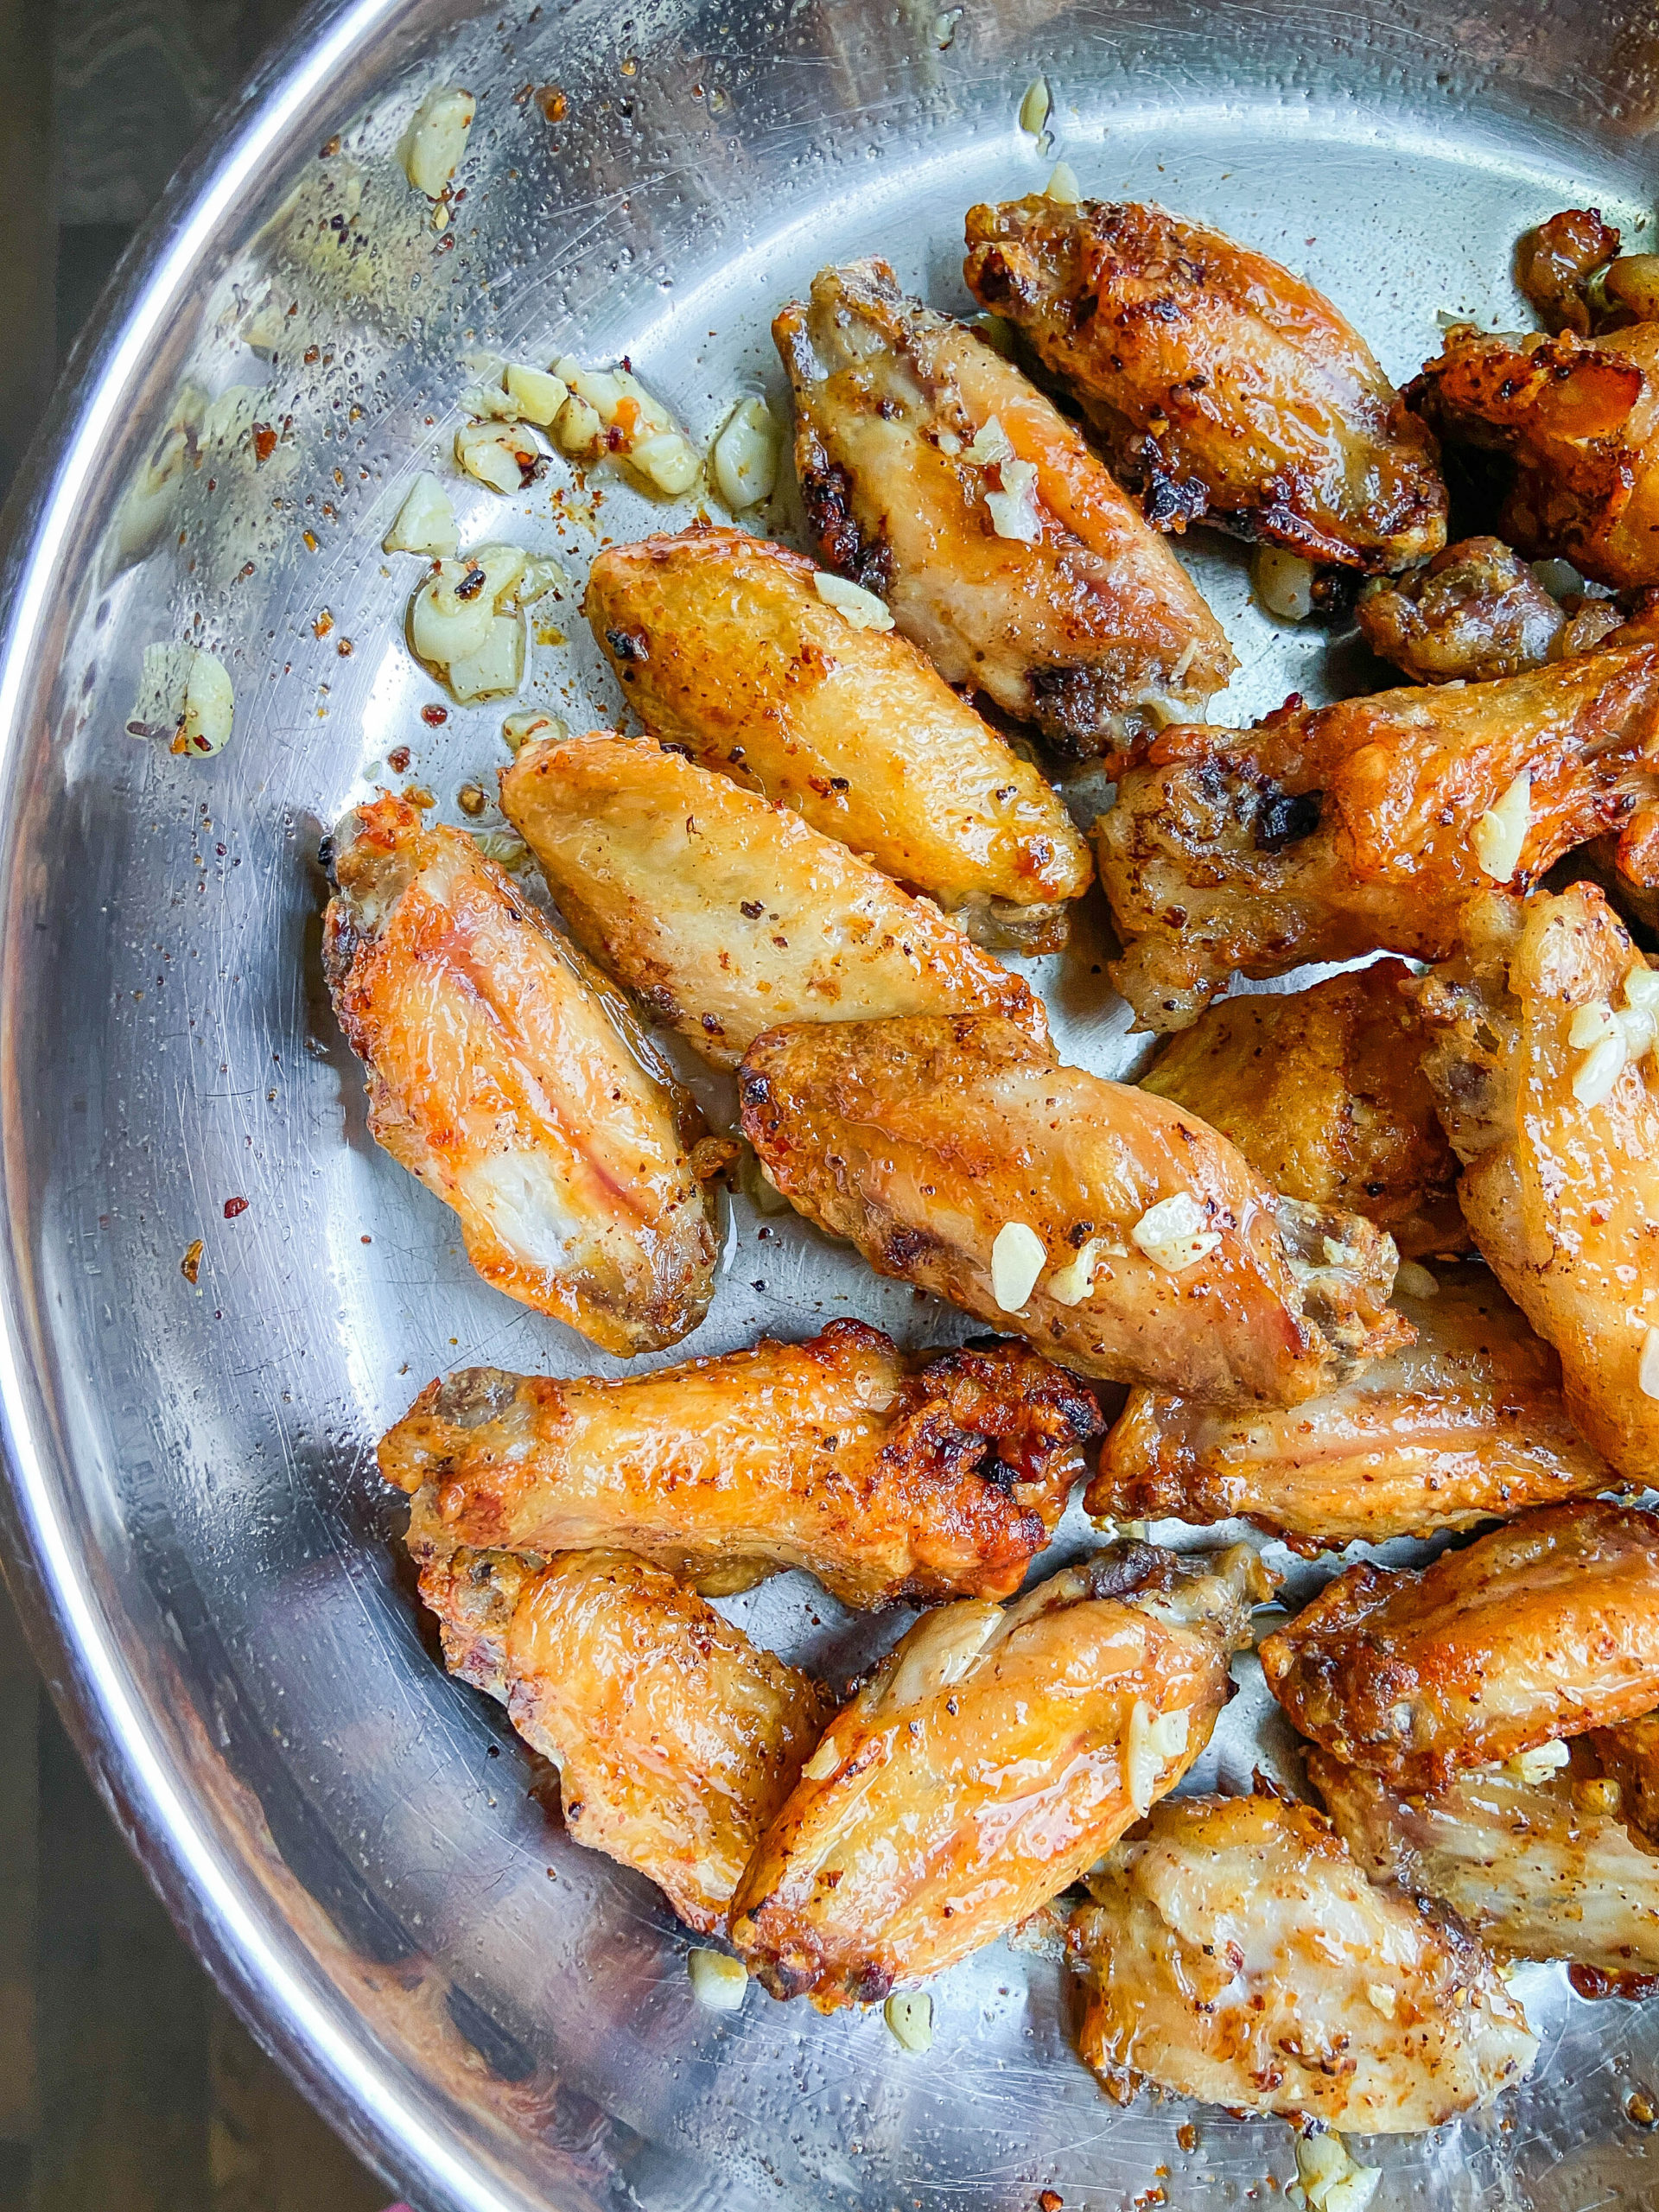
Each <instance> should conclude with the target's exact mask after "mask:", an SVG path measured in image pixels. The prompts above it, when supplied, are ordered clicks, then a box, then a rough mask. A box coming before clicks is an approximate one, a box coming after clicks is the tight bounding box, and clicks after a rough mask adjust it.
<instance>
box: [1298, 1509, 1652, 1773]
mask: <svg viewBox="0 0 1659 2212" xmlns="http://www.w3.org/2000/svg"><path fill="white" fill-rule="evenodd" d="M1261 1656H1262V1671H1263V1673H1264V1674H1265V1675H1267V1678H1268V1687H1269V1688H1271V1690H1272V1691H1273V1694H1274V1696H1275V1697H1276V1698H1277V1699H1278V1700H1279V1702H1280V1704H1281V1705H1282V1706H1283V1707H1284V1708H1285V1711H1286V1712H1287V1713H1288V1714H1289V1715H1290V1717H1291V1719H1292V1720H1293V1721H1294V1723H1295V1725H1296V1726H1297V1727H1299V1728H1300V1730H1301V1732H1302V1733H1303V1734H1304V1735H1305V1736H1311V1737H1312V1738H1313V1740H1314V1742H1315V1743H1316V1744H1319V1745H1323V1746H1324V1748H1325V1750H1326V1751H1332V1752H1334V1753H1335V1754H1336V1756H1337V1757H1338V1758H1342V1759H1346V1760H1348V1761H1349V1762H1350V1763H1351V1764H1355V1765H1358V1766H1364V1767H1369V1768H1370V1769H1371V1770H1372V1771H1373V1772H1375V1773H1377V1774H1381V1775H1383V1777H1386V1778H1387V1779H1388V1780H1389V1781H1390V1782H1393V1783H1396V1784H1397V1785H1398V1786H1399V1787H1401V1788H1402V1789H1435V1788H1438V1787H1440V1785H1441V1784H1443V1783H1445V1782H1446V1780H1447V1779H1448V1778H1449V1777H1451V1775H1452V1772H1453V1771H1454V1770H1456V1769H1457V1768H1459V1767H1466V1766H1483V1765H1487V1764H1491V1763H1492V1762H1494V1761H1496V1760H1498V1759H1506V1758H1512V1757H1513V1756H1514V1755H1515V1754H1516V1752H1518V1751H1529V1750H1531V1749H1532V1748H1533V1747H1534V1746H1535V1745H1538V1744H1548V1743H1551V1742H1554V1741H1555V1740H1556V1739H1558V1738H1561V1737H1564V1736H1577V1735H1581V1734H1582V1733H1583V1732H1584V1731H1585V1730H1586V1728H1593V1727H1595V1726H1599V1725H1600V1726H1605V1725H1606V1724H1608V1723H1611V1722H1613V1721H1618V1720H1626V1719H1631V1718H1632V1717H1633V1716H1634V1715H1636V1714H1637V1713H1646V1712H1648V1711H1649V1710H1650V1709H1651V1708H1652V1707H1654V1706H1656V1705H1659V1519H1656V1518H1655V1516H1653V1515H1652V1514H1650V1513H1638V1512H1637V1511H1636V1510H1633V1509H1632V1508H1630V1507H1628V1506H1618V1505H1608V1504H1605V1503H1602V1502H1601V1501H1600V1500H1599V1499H1595V1498H1574V1499H1572V1500H1569V1501H1568V1502H1567V1503H1565V1504H1560V1505H1547V1506H1544V1507H1542V1508H1541V1509H1540V1510H1538V1511H1537V1512H1535V1513H1529V1514H1527V1515H1525V1516H1523V1517H1522V1519H1521V1520H1519V1521H1517V1522H1515V1523H1514V1524H1513V1526H1511V1527H1510V1528H1505V1529H1495V1530H1494V1531H1493V1532H1492V1533H1491V1535H1487V1536H1482V1537H1481V1538H1480V1539H1479V1540H1478V1541H1477V1542H1475V1543H1472V1544H1471V1545H1470V1546H1469V1547H1468V1548H1467V1549H1466V1550H1464V1551H1449V1552H1445V1553H1443V1554H1441V1556H1440V1558H1439V1559H1438V1560H1435V1562H1434V1564H1433V1566H1432V1567H1426V1568H1424V1569H1422V1570H1421V1572H1419V1571H1417V1570H1414V1569H1412V1568H1408V1567H1401V1568H1391V1567H1370V1566H1364V1567H1349V1568H1348V1570H1347V1571H1346V1573H1343V1574H1339V1575H1338V1577H1337V1579H1336V1580H1335V1581H1334V1582H1330V1583H1327V1584H1326V1585H1325V1588H1324V1589H1323V1590H1322V1591H1321V1592H1319V1596H1318V1597H1317V1598H1315V1599H1314V1600H1313V1603H1312V1605H1307V1606H1306V1607H1304V1609H1303V1610H1302V1611H1300V1613H1298V1614H1297V1616H1296V1618H1295V1619H1294V1620H1293V1621H1292V1622H1291V1623H1290V1624H1288V1626H1287V1627H1285V1628H1282V1629H1281V1630H1278V1632H1277V1633H1276V1634H1274V1635H1273V1636H1270V1637H1268V1639H1267V1641H1266V1642H1265V1643H1263V1644H1262V1653H1261Z"/></svg>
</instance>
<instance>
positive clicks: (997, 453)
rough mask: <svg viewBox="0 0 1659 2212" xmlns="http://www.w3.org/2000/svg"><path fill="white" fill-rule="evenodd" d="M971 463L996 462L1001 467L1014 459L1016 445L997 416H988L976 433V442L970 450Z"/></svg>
mask: <svg viewBox="0 0 1659 2212" xmlns="http://www.w3.org/2000/svg"><path fill="white" fill-rule="evenodd" d="M968 458H969V461H986V462H991V461H994V462H995V463H996V464H997V466H998V467H1001V464H1002V462H1003V461H1012V460H1013V459H1014V444H1013V441H1012V440H1011V439H1010V438H1009V436H1008V434H1007V431H1006V430H1005V429H1003V427H1002V425H1001V423H1000V422H998V420H997V418H996V416H995V415H988V416H986V418H985V420H984V421H983V422H982V423H981V424H980V426H979V428H978V429H977V430H976V431H975V433H974V442H973V443H972V444H971V445H970V446H969V448H968Z"/></svg>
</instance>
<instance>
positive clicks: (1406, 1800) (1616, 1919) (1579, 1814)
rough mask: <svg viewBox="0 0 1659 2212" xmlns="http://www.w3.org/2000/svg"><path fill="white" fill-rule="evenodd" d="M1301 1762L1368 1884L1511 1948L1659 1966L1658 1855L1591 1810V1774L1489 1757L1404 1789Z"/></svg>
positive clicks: (1538, 1955) (1527, 1953)
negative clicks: (1416, 1900)
mask: <svg viewBox="0 0 1659 2212" xmlns="http://www.w3.org/2000/svg"><path fill="white" fill-rule="evenodd" d="M1307 1772H1308V1779H1309V1780H1310V1781H1311V1782H1312V1783H1313V1785H1314V1787H1315V1788H1316V1789H1318V1791H1319V1795H1320V1796H1321V1797H1323V1798H1324V1800H1325V1803H1326V1805H1327V1806H1328V1807H1329V1808H1330V1810H1331V1815H1332V1819H1333V1820H1334V1821H1336V1824H1337V1826H1338V1828H1339V1829H1340V1830H1341V1832H1342V1834H1343V1836H1344V1839H1345V1840H1346V1842H1347V1844H1348V1847H1349V1849H1350V1850H1351V1852H1352V1853H1353V1854H1354V1856H1355V1858H1356V1859H1357V1860H1358V1861H1359V1863H1360V1865H1361V1866H1363V1867H1364V1869H1365V1871H1366V1872H1367V1873H1368V1874H1369V1875H1370V1878H1371V1879H1372V1880H1373V1881H1374V1882H1391V1883H1394V1884H1395V1885H1397V1886H1398V1887H1399V1888H1400V1889H1402V1890H1404V1891H1408V1892H1409V1894H1410V1895H1412V1896H1413V1897H1434V1898H1437V1899H1439V1900H1440V1902H1441V1903H1443V1904H1447V1905H1449V1906H1451V1907H1452V1910H1454V1911H1455V1912H1456V1913H1457V1914H1458V1916H1459V1918H1460V1919H1461V1920H1462V1921H1463V1922H1464V1923H1465V1926H1467V1927H1469V1928H1471V1929H1473V1930H1474V1932H1475V1934H1476V1935H1478V1936H1480V1937H1481V1939H1482V1940H1483V1942H1487V1943H1490V1944H1491V1947H1492V1948H1493V1949H1494V1950H1496V1951H1498V1952H1500V1953H1502V1954H1503V1955H1505V1956H1507V1957H1510V1958H1516V1959H1566V1960H1568V1961H1571V1962H1572V1963H1573V1965H1574V1966H1580V1967H1593V1968H1595V1969H1597V1970H1598V1971H1599V1972H1600V1973H1602V1974H1618V1975H1623V1974H1656V1973H1659V1859H1655V1858H1654V1856H1653V1854H1652V1853H1650V1852H1646V1851H1643V1849H1642V1848H1641V1847H1640V1846H1639V1845H1638V1844H1637V1843H1636V1842H1634V1841H1633V1840H1632V1839H1631V1836H1630V1831H1629V1829H1628V1828H1627V1827H1625V1825H1624V1821H1622V1820H1620V1819H1618V1817H1617V1816H1616V1815H1612V1814H1610V1813H1607V1812H1605V1811H1603V1810H1600V1809H1599V1808H1597V1806H1596V1804H1595V1802H1594V1800H1595V1798H1596V1797H1597V1796H1599V1795H1600V1794H1601V1793H1600V1792H1599V1790H1598V1789H1597V1788H1596V1786H1595V1785H1594V1784H1592V1785H1591V1786H1590V1788H1589V1789H1586V1787H1585V1785H1584V1784H1583V1783H1574V1782H1573V1779H1572V1777H1570V1776H1567V1775H1561V1776H1560V1777H1558V1778H1556V1779H1554V1780H1551V1781H1548V1782H1526V1781H1522V1779H1521V1778H1520V1777H1518V1776H1516V1775H1515V1774H1513V1773H1511V1772H1510V1771H1509V1770H1506V1769H1505V1768H1503V1767H1486V1768H1482V1769H1481V1770H1478V1772H1475V1773H1473V1774H1463V1775H1459V1776H1458V1777H1457V1778H1456V1780H1455V1781H1453V1782H1452V1784H1451V1785H1450V1787H1449V1788H1447V1789H1444V1790H1441V1791H1439V1792H1437V1793H1436V1794H1434V1795H1433V1796H1411V1797H1408V1796H1402V1795H1401V1794H1400V1793H1399V1792H1398V1790H1396V1789H1393V1788H1391V1787H1390V1785H1389V1783H1386V1782H1384V1781H1383V1780H1382V1779H1381V1778H1380V1777H1378V1776H1376V1775H1374V1774H1368V1773H1366V1772H1365V1771H1364V1770H1363V1769H1362V1768H1360V1767H1354V1766H1344V1764H1343V1763H1342V1761H1341V1760H1340V1759H1333V1758H1327V1757H1326V1756H1325V1753H1324V1752H1322V1751H1313V1752H1310V1753H1309V1755H1308V1760H1307ZM1581 1800H1582V1801H1586V1802H1580V1801H1581Z"/></svg>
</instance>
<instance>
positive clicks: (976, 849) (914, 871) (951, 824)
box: [582, 530, 1093, 950]
mask: <svg viewBox="0 0 1659 2212" xmlns="http://www.w3.org/2000/svg"><path fill="white" fill-rule="evenodd" d="M820 574H821V571H819V570H818V569H815V568H814V567H813V566H812V563H810V561H804V560H803V559H802V558H801V556H800V555H799V554H798V553H791V552H789V551H787V550H785V548H784V547H783V546H781V545H772V544H768V543H766V541H765V540H764V539H762V538H759V537H748V536H747V535H746V533H745V532H743V531H739V530H695V531H686V532H685V533H684V534H683V536H681V537H647V538H645V540H643V541H642V542H641V543H639V544H637V545H613V546H609V547H607V549H606V550H604V551H603V552H602V553H601V554H600V556H599V557H598V559H597V560H596V561H595V562H594V565H593V568H592V570H591V571H590V573H589V575H588V593H587V597H586V598H585V599H584V601H582V605H583V607H584V608H585V609H586V611H587V614H588V620H589V621H590V622H591V623H592V625H593V627H594V634H595V636H596V637H597V638H598V639H599V641H600V643H601V645H602V646H603V647H604V648H605V651H606V652H607V654H608V655H609V657H610V661H611V665H612V666H613V668H614V669H615V671H616V673H617V676H618V677H619V678H620V682H621V684H622V689H623V690H624V691H625V692H626V695H627V699H628V703H629V704H630V706H632V709H633V710H634V712H635V713H636V714H637V715H639V718H640V720H641V721H643V722H644V723H645V728H647V729H648V730H649V731H650V732H651V733H652V736H654V737H659V738H662V739H664V740H665V741H667V742H668V743H670V744H672V745H676V746H679V747H683V748H684V749H685V750H687V751H688V752H690V753H691V754H692V755H693V757H694V758H696V760H699V761H701V763H702V766H704V767H705V768H716V769H719V770H720V771H721V773H722V774H724V775H728V776H731V777H733V778H734V779H735V780H736V781H737V782H739V783H741V784H746V785H748V786H749V787H750V789H752V790H754V791H760V792H762V793H763V794H764V795H765V797H766V798H771V799H780V800H782V801H783V803H784V804H785V805H786V806H791V807H793V808H794V810H796V812H797V813H798V814H799V815H801V816H803V817H804V819H805V820H806V821H807V822H809V823H810V824H811V825H812V827H813V829H817V830H821V831H822V832H823V835H824V836H826V837H834V838H836V840H837V841H838V842H840V843H842V844H843V845H850V846H851V847H852V849H853V850H854V851H855V852H856V853H862V854H863V855H866V856H867V857H868V859H869V860H870V861H873V862H874V865H875V866H876V867H877V868H880V869H882V870H883V871H884V873H885V874H888V875H891V876H895V877H897V878H898V880H899V881H900V882H902V883H906V884H909V885H911V886H912V887H914V888H915V889H916V890H918V891H924V892H925V893H927V895H928V896H929V897H930V898H931V899H937V900H938V904H939V905H940V906H943V907H944V909H945V910H946V912H950V913H952V914H955V915H957V917H958V918H960V919H961V921H962V922H963V925H964V927H966V928H968V929H969V931H971V933H972V934H973V935H974V936H976V937H977V938H979V939H980V941H981V942H982V944H992V945H1004V944H1017V945H1023V946H1026V947H1027V948H1029V949H1033V950H1041V949H1046V948H1052V947H1055V946H1058V944H1061V943H1063V942H1064V940H1065V931H1066V914H1065V905H1066V901H1067V900H1068V899H1076V898H1077V897H1079V896H1080V895H1081V893H1084V891H1086V890H1087V889H1088V887H1089V885H1090V880H1092V876H1093V869H1092V868H1091V867H1090V860H1089V849H1088V847H1087V845H1086V844H1085V843H1084V841H1083V839H1082V838H1081V837H1080V836H1078V834H1077V830H1076V829H1074V828H1073V827H1072V823H1071V817H1070V816H1069V815H1068V814H1067V812H1066V810H1065V807H1064V806H1063V805H1062V804H1061V803H1060V801H1059V799H1058V798H1057V797H1056V795H1055V793H1054V792H1053V791H1052V790H1051V789H1050V788H1049V786H1048V785H1047V784H1046V783H1045V781H1044V780H1043V779H1042V777H1041V776H1040V775H1039V772H1038V771H1037V770H1036V769H1035V768H1033V766H1031V764H1030V762H1029V761H1027V760H1021V759H1020V755H1019V754H1018V753H1015V752H1014V750H1013V749H1012V747H1009V746H1007V745H1006V744H1005V743H1004V742H1003V741H1002V740H1001V738H1000V737H999V736H998V735H997V734H996V733H995V731H994V730H992V729H991V728H989V727H988V725H987V724H986V723H984V722H982V721H981V720H980V718H979V716H978V715H976V714H975V712H974V711H973V709H972V708H971V707H969V706H967V705H966V704H965V703H964V702H963V701H962V700H960V699H959V698H957V695H956V693H955V692H954V691H953V690H951V689H950V685H949V684H948V683H945V682H944V679H943V677H941V676H940V675H939V673H938V670H937V669H936V668H934V667H933V665H932V664H931V662H929V661H928V660H927V659H926V658H925V657H924V656H923V655H922V654H921V653H919V652H918V651H917V649H916V647H915V646H914V645H912V644H910V642H909V641H908V639H904V638H899V637H894V636H892V635H890V634H888V633H887V632H883V631H881V630H880V629H874V628H869V627H858V626H855V624H854V623H853V622H852V621H851V620H849V617H848V615H847V614H846V613H843V612H842V611H841V610H840V609H839V608H838V607H836V606H835V605H834V604H833V603H832V602H831V601H829V600H827V599H825V598H824V596H823V594H822V593H821V591H820V590H819V588H818V581H817V580H818V578H819V575H820ZM829 581H831V582H833V579H831V580H829ZM854 612H855V613H858V612H859V610H857V609H855V610H854Z"/></svg>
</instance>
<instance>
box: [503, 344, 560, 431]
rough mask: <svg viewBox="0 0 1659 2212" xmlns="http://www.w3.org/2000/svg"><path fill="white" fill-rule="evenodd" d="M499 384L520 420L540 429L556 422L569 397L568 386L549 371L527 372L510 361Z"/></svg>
mask: <svg viewBox="0 0 1659 2212" xmlns="http://www.w3.org/2000/svg"><path fill="white" fill-rule="evenodd" d="M502 381H503V383H504V385H505V387H506V391H507V394H508V396H509V397H510V398H511V399H512V402H513V404H514V405H515V406H516V407H517V408H518V412H519V415H520V416H522V417H523V419H524V421H525V422H526V423H535V424H536V425H537V428H538V429H543V430H544V429H547V428H548V427H549V425H550V424H551V423H554V422H555V421H556V419H557V417H558V415H559V413H560V410H562V409H563V407H564V406H565V405H566V404H568V402H569V397H570V387H569V385H568V384H566V383H565V381H564V379H563V378H562V377H556V376H555V375H554V374H553V372H551V370H550V369H528V368H525V367H524V366H523V365H521V364H520V363H518V362H517V361H512V362H509V363H508V365H507V368H506V371H505V375H504V377H503V378H502Z"/></svg>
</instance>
